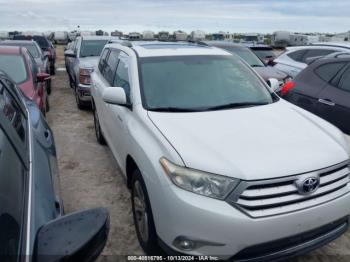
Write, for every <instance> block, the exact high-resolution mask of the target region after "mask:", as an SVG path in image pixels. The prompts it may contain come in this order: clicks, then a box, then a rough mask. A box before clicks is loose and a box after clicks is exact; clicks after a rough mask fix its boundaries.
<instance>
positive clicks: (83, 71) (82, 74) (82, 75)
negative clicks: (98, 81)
mask: <svg viewBox="0 0 350 262" xmlns="http://www.w3.org/2000/svg"><path fill="white" fill-rule="evenodd" d="M93 71H94V69H93V68H80V69H79V83H80V84H84V85H90V84H91V77H90V75H91V73H92V72H93Z"/></svg>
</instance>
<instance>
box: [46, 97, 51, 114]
mask: <svg viewBox="0 0 350 262" xmlns="http://www.w3.org/2000/svg"><path fill="white" fill-rule="evenodd" d="M45 111H46V112H49V111H50V103H49V96H46V102H45Z"/></svg>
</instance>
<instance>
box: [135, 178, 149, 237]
mask: <svg viewBox="0 0 350 262" xmlns="http://www.w3.org/2000/svg"><path fill="white" fill-rule="evenodd" d="M133 202H134V210H135V218H136V224H137V228H138V231H139V233H140V236H141V238H142V240H143V241H144V242H147V241H148V237H149V229H148V213H147V207H146V199H145V194H144V192H143V190H142V187H141V184H140V182H139V181H135V183H134V197H133Z"/></svg>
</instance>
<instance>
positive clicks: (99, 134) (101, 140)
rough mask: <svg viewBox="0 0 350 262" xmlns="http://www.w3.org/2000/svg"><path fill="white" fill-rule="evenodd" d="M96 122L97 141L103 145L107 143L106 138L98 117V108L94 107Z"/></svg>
mask: <svg viewBox="0 0 350 262" xmlns="http://www.w3.org/2000/svg"><path fill="white" fill-rule="evenodd" d="M94 124H95V134H96V139H97V142H99V143H100V144H101V145H105V144H106V140H105V138H104V136H103V134H102V130H101V126H100V120H99V118H98V114H97V110H96V108H95V109H94Z"/></svg>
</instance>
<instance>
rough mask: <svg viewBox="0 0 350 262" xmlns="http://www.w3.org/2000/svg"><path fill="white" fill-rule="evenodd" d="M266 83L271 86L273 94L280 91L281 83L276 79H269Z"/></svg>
mask: <svg viewBox="0 0 350 262" xmlns="http://www.w3.org/2000/svg"><path fill="white" fill-rule="evenodd" d="M266 82H267V84H268V85H269V86H270V89H271V90H272V91H273V92H277V91H279V88H280V84H279V82H278V80H277V79H276V78H269V79H268V80H267V81H266Z"/></svg>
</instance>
